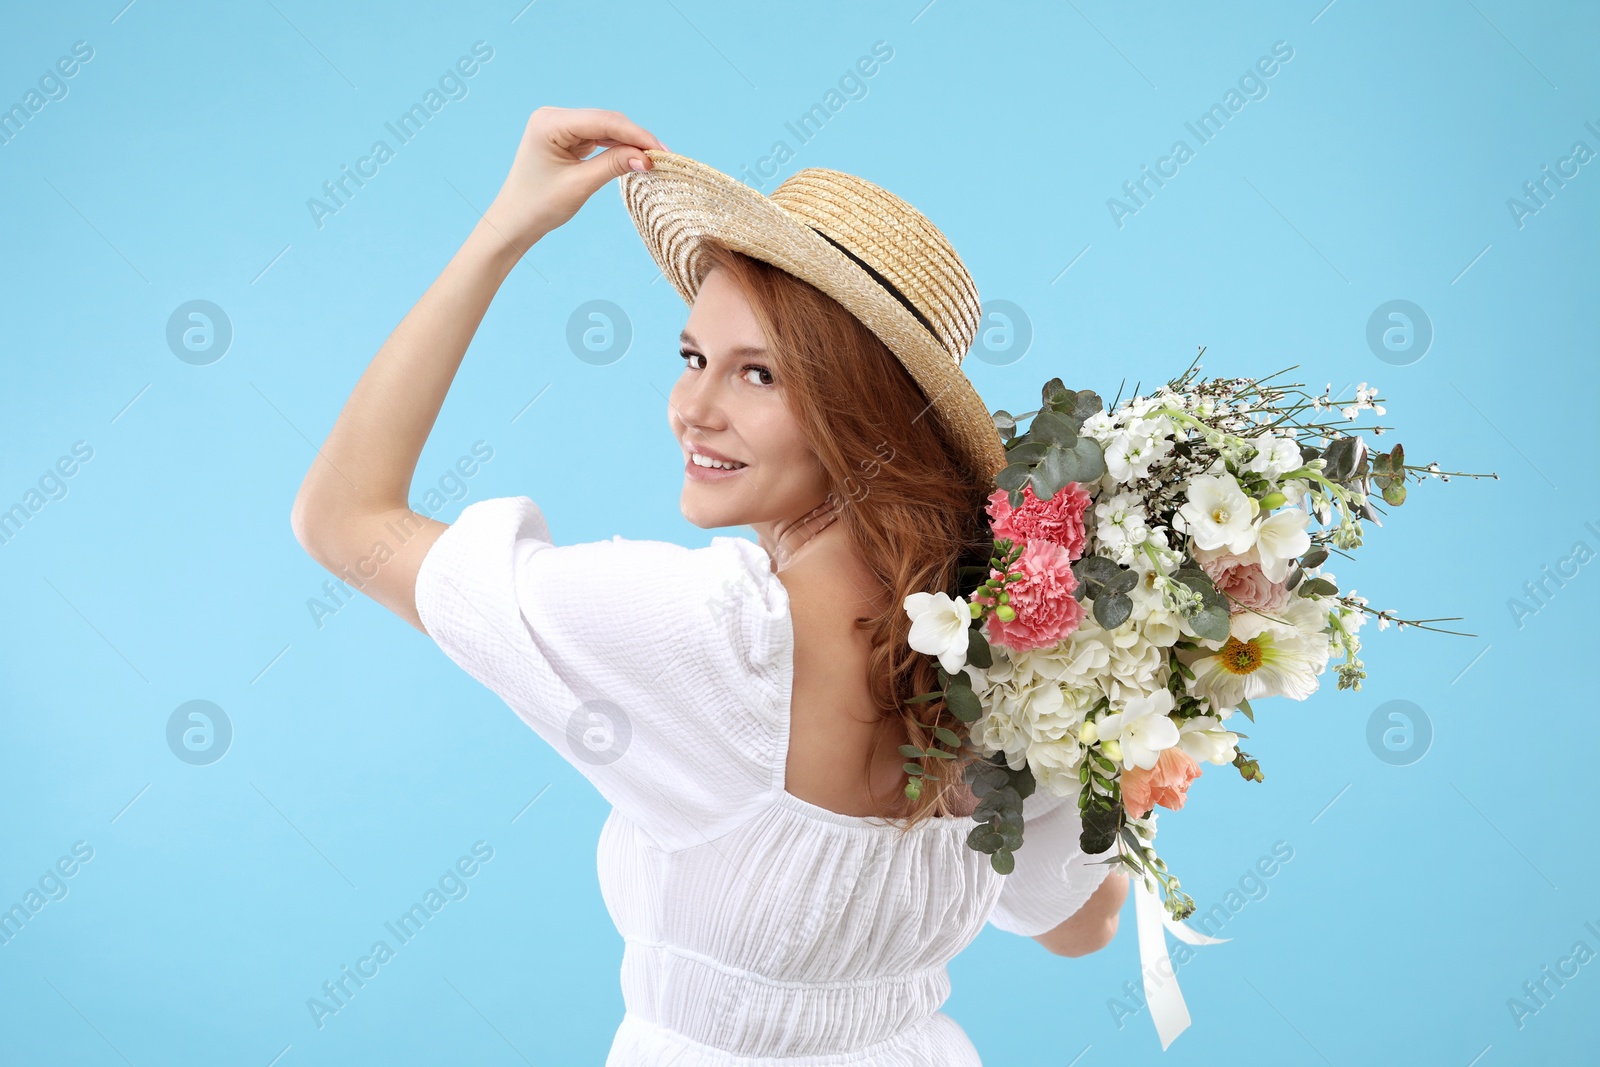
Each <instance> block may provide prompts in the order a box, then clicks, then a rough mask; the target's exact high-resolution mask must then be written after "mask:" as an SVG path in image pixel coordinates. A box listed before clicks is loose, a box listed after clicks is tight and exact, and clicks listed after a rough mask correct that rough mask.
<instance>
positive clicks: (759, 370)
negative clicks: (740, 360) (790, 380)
mask: <svg viewBox="0 0 1600 1067" xmlns="http://www.w3.org/2000/svg"><path fill="white" fill-rule="evenodd" d="M750 371H755V372H756V373H757V374H761V375H764V376H766V378H767V379H768V380H767V381H764V382H762V381H758V382H751V383H750V384H751V385H771V384H772V381H771V379H772V372H771V371H769V370H767V368H765V367H761V366H757V365H756V364H754V363H752V364H751V365H750V366H748V367H746V368H745V373H747V374H748V373H749V372H750Z"/></svg>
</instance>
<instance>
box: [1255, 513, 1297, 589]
mask: <svg viewBox="0 0 1600 1067" xmlns="http://www.w3.org/2000/svg"><path fill="white" fill-rule="evenodd" d="M1310 519H1311V516H1310V515H1308V514H1307V513H1305V512H1304V511H1301V510H1300V509H1299V508H1284V509H1283V510H1282V511H1277V512H1274V513H1273V514H1271V515H1268V516H1267V517H1266V519H1265V520H1264V521H1263V522H1262V523H1261V525H1260V526H1258V527H1256V544H1255V548H1256V553H1257V559H1258V560H1259V561H1260V563H1261V573H1262V574H1263V575H1265V576H1266V578H1267V580H1268V581H1270V582H1281V581H1283V580H1284V579H1285V578H1286V577H1288V575H1289V564H1290V563H1291V562H1293V561H1294V560H1296V559H1298V558H1299V557H1301V556H1303V555H1305V553H1306V550H1307V549H1309V548H1310V547H1311V535H1310V534H1308V533H1306V523H1307V522H1308V521H1310Z"/></svg>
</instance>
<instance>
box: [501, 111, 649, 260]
mask: <svg viewBox="0 0 1600 1067" xmlns="http://www.w3.org/2000/svg"><path fill="white" fill-rule="evenodd" d="M596 147H604V148H605V151H604V152H601V153H600V154H599V155H596V156H594V157H593V158H585V157H587V156H588V155H589V153H590V152H592V151H594V150H595V148H596ZM666 147H667V146H666V145H664V144H662V143H661V141H660V140H659V139H658V138H657V137H656V135H655V134H653V133H651V132H650V131H648V130H646V129H645V128H644V127H643V126H640V125H638V124H636V123H634V122H632V121H630V120H629V119H628V117H627V116H626V115H623V114H622V113H621V112H618V111H602V110H600V109H598V108H588V107H581V108H567V107H548V106H547V107H541V108H539V109H537V110H536V111H534V113H533V115H532V116H531V117H529V119H528V125H527V128H526V129H524V130H523V132H522V143H521V144H519V145H518V146H517V155H516V158H515V159H514V160H512V163H511V172H510V173H509V174H507V175H506V180H505V183H504V184H503V185H502V186H501V187H500V192H499V194H498V195H497V196H496V197H495V199H494V203H493V204H491V205H490V206H489V210H488V211H487V212H485V213H484V219H485V221H487V222H489V223H490V224H491V225H492V226H494V228H495V229H496V230H497V231H498V232H499V234H500V236H502V237H504V238H505V239H506V240H507V241H509V242H510V243H511V244H512V245H513V246H514V247H515V248H516V250H517V252H518V253H519V254H520V253H523V252H526V251H527V250H528V249H529V248H531V247H532V246H533V243H534V242H535V241H537V240H538V239H539V238H541V237H543V236H544V235H545V234H547V233H549V232H550V231H551V230H553V229H555V228H556V227H558V226H560V225H562V224H563V223H565V222H566V221H567V220H568V219H570V218H572V216H573V215H576V214H577V213H578V209H579V208H580V207H582V206H583V204H584V201H586V200H588V199H589V197H590V196H591V195H593V194H594V193H595V192H596V191H597V190H598V189H599V188H600V187H601V186H602V185H604V184H606V182H608V181H610V180H611V179H612V178H617V177H620V176H622V175H623V174H626V173H628V171H629V169H630V163H635V162H637V163H642V166H639V165H635V166H633V167H632V169H634V170H648V169H649V168H650V166H651V163H650V158H649V157H648V156H646V155H645V154H644V150H645V149H647V148H659V149H666Z"/></svg>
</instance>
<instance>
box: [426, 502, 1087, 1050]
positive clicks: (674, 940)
mask: <svg viewBox="0 0 1600 1067" xmlns="http://www.w3.org/2000/svg"><path fill="white" fill-rule="evenodd" d="M416 602H417V613H418V615H419V616H420V617H421V620H422V623H423V625H424V627H426V629H427V632H428V634H429V635H430V636H431V637H432V638H433V639H434V640H435V641H437V642H438V644H439V646H440V647H441V648H443V649H444V651H445V652H446V653H447V654H448V655H449V656H450V658H451V659H452V660H454V661H455V662H456V663H457V664H459V665H460V666H461V667H462V668H463V669H464V670H466V671H467V672H468V673H469V674H471V675H472V676H473V677H474V678H476V679H478V680H479V681H480V682H482V683H483V684H484V685H486V686H488V687H489V688H490V689H492V690H493V691H494V692H495V693H496V694H498V695H499V696H500V697H501V699H503V700H504V701H505V702H506V704H507V705H508V706H509V707H510V708H511V709H512V710H513V711H515V712H516V713H517V715H518V716H519V717H520V718H521V719H522V720H523V721H524V722H526V723H527V724H528V725H529V726H530V727H532V728H533V730H534V731H535V732H536V733H538V734H539V736H540V737H542V738H543V739H544V740H545V741H547V742H548V743H549V744H551V745H552V746H554V748H555V750H556V751H557V752H558V753H560V754H561V756H562V757H563V758H564V759H566V760H568V762H570V763H571V764H572V765H573V766H574V767H575V768H576V769H577V770H578V771H579V772H581V773H582V774H583V775H584V776H585V777H586V778H588V779H589V781H590V782H592V783H593V784H594V786H595V788H597V789H598V790H599V791H600V793H601V794H602V795H603V796H604V797H605V799H606V800H607V801H609V802H610V803H611V805H612V811H611V814H610V816H609V817H608V818H607V820H606V823H605V826H604V829H603V830H602V832H601V835H600V843H599V874H600V887H601V892H602V894H603V896H604V899H605V904H606V908H607V910H608V911H609V912H610V915H611V918H612V920H613V921H614V922H615V923H616V927H617V930H618V931H619V932H620V933H621V935H622V937H623V939H624V944H625V947H624V952H623V961H622V991H623V998H624V1004H625V1008H626V1010H625V1012H624V1014H623V1017H622V1021H621V1025H620V1027H619V1028H618V1030H617V1032H616V1036H615V1038H614V1040H613V1042H612V1045H611V1051H610V1055H609V1057H608V1058H607V1060H606V1064H607V1067H645V1065H667V1064H672V1065H674V1067H754V1065H758V1064H760V1065H775V1067H776V1065H782V1067H822V1065H825V1064H827V1065H834V1064H874V1065H883V1067H902V1065H904V1067H957V1065H960V1067H975V1065H979V1064H980V1063H981V1061H980V1060H979V1058H978V1053H977V1050H976V1049H975V1048H974V1047H973V1045H972V1042H971V1041H970V1040H969V1039H968V1038H967V1036H966V1034H965V1033H964V1032H963V1031H962V1029H961V1027H960V1026H959V1025H958V1024H957V1023H956V1021H955V1020H954V1019H952V1018H951V1017H950V1016H948V1015H946V1014H945V1013H944V1012H942V1011H940V1010H939V1008H940V1006H941V1005H942V1004H943V1003H944V1001H945V999H946V998H947V997H948V995H949V992H950V979H949V974H948V971H947V969H946V965H947V963H948V962H949V960H950V959H951V958H952V957H953V956H955V954H956V953H958V952H960V951H961V950H962V949H963V948H965V947H966V946H967V945H968V944H969V943H970V942H971V941H972V940H973V939H974V938H975V937H977V935H978V933H979V931H980V930H981V929H982V928H983V924H984V923H985V922H986V921H987V922H990V923H993V924H994V925H995V926H996V927H998V928H999V929H1001V930H1005V931H1008V932H1011V933H1016V934H1022V935H1027V936H1031V935H1034V934H1038V933H1042V932H1044V931H1045V930H1048V929H1050V928H1052V927H1053V926H1055V925H1056V924H1058V923H1060V922H1061V921H1062V920H1064V919H1066V918H1067V917H1068V916H1069V915H1071V914H1072V913H1073V912H1075V911H1076V910H1077V909H1078V908H1079V907H1081V906H1082V904H1083V902H1084V901H1085V900H1087V899H1088V897H1089V895H1090V894H1091V893H1092V892H1093V891H1094V890H1095V888H1096V887H1097V886H1098V885H1099V884H1100V882H1101V881H1102V880H1103V879H1104V878H1105V876H1106V874H1107V873H1108V871H1109V869H1110V868H1109V867H1108V866H1107V865H1105V864H1103V863H1098V862H1095V857H1086V856H1084V854H1083V853H1082V852H1081V851H1080V850H1079V848H1078V833H1079V829H1080V824H1079V820H1078V815H1077V804H1076V803H1074V802H1063V801H1062V800H1060V799H1059V798H1057V797H1054V796H1048V795H1045V794H1044V793H1042V792H1035V793H1034V794H1033V795H1032V796H1030V797H1028V798H1027V800H1026V801H1025V815H1026V821H1027V825H1026V829H1025V840H1024V843H1023V846H1022V848H1021V849H1019V850H1018V852H1017V854H1016V860H1017V862H1016V868H1015V870H1014V871H1013V872H1012V873H1011V874H1010V875H1004V876H1002V875H1000V874H997V873H996V872H995V871H994V869H993V868H992V867H991V866H990V865H989V858H988V856H986V855H984V854H983V853H980V852H977V851H975V850H973V849H971V848H969V847H968V846H967V844H966V836H967V833H968V831H969V830H971V829H972V828H973V827H974V826H975V825H976V824H975V823H974V822H973V820H971V819H969V818H936V819H932V820H929V821H928V822H925V823H923V824H922V825H921V826H920V827H919V828H917V829H915V830H913V831H912V832H911V833H910V834H909V835H906V836H904V837H899V836H897V830H896V827H895V826H894V825H893V824H892V823H889V822H887V821H885V820H881V819H876V818H871V817H865V816H855V815H843V814H839V813H837V812H834V811H830V810H828V809H826V808H822V807H819V806H817V805H815V804H811V803H809V802H807V801H805V800H801V799H800V798H798V797H796V796H794V795H792V794H790V793H788V792H786V791H785V790H784V762H785V754H786V752H787V748H788V735H789V699H790V695H791V682H792V678H793V672H794V661H793V651H794V634H793V629H792V626H791V620H790V617H789V599H788V593H787V590H786V589H785V588H784V586H783V583H782V582H780V581H779V580H778V577H777V576H776V575H775V574H773V573H772V571H771V566H770V563H769V559H768V556H767V553H766V552H765V550H763V549H762V548H761V547H760V546H759V545H758V544H756V543H755V542H753V541H750V540H746V539H744V538H741V537H731V536H722V537H714V538H713V539H712V543H711V544H710V545H709V546H708V547H706V548H699V549H690V548H685V547H683V546H680V545H675V544H670V543H667V542H664V541H651V540H629V539H624V538H622V537H620V536H618V537H614V538H612V539H611V540H609V541H594V542H587V543H583V544H572V545H561V546H557V545H555V544H553V543H552V542H551V540H550V535H549V528H548V527H547V526H546V524H545V520H544V516H543V513H542V512H541V511H540V510H539V508H538V506H537V505H536V504H534V502H533V501H532V500H530V499H528V498H527V497H501V498H498V499H493V500H484V501H481V502H479V503H476V504H472V505H470V506H469V507H467V508H465V509H464V510H463V511H462V513H461V517H460V519H458V520H457V521H456V522H455V523H454V524H453V525H452V526H451V527H450V528H449V529H448V530H446V531H445V532H444V533H443V534H442V535H441V536H440V538H439V540H438V542H437V543H436V544H435V545H434V546H433V547H432V548H431V549H430V550H429V552H428V555H427V556H426V558H425V559H424V560H423V562H422V566H421V570H420V572H419V573H418V575H417V585H416Z"/></svg>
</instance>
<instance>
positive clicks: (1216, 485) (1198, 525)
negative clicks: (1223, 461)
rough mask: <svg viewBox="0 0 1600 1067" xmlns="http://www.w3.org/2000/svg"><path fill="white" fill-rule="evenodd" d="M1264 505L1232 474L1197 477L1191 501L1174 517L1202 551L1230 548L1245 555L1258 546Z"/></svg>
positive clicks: (1193, 481)
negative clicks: (1259, 519) (1258, 525)
mask: <svg viewBox="0 0 1600 1067" xmlns="http://www.w3.org/2000/svg"><path fill="white" fill-rule="evenodd" d="M1260 510H1261V504H1260V503H1259V502H1258V501H1257V500H1256V499H1255V498H1254V497H1252V496H1250V495H1249V494H1247V493H1246V492H1245V491H1244V490H1243V489H1241V488H1239V483H1238V482H1237V481H1236V480H1234V477H1233V475H1231V474H1197V475H1195V476H1194V477H1193V478H1191V479H1190V480H1189V499H1188V500H1187V501H1186V502H1185V503H1184V505H1183V506H1182V507H1180V508H1179V509H1178V510H1177V512H1176V513H1175V514H1174V515H1173V516H1172V521H1173V525H1174V526H1181V527H1182V529H1180V531H1179V532H1180V533H1189V534H1192V535H1193V537H1194V541H1195V544H1197V545H1199V546H1200V547H1201V548H1226V549H1227V550H1228V551H1229V552H1232V553H1235V554H1236V555H1243V554H1244V553H1246V552H1248V551H1249V550H1250V546H1251V545H1253V544H1255V540H1256V530H1255V526H1254V522H1255V518H1256V514H1257V513H1258V512H1259V511H1260Z"/></svg>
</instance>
